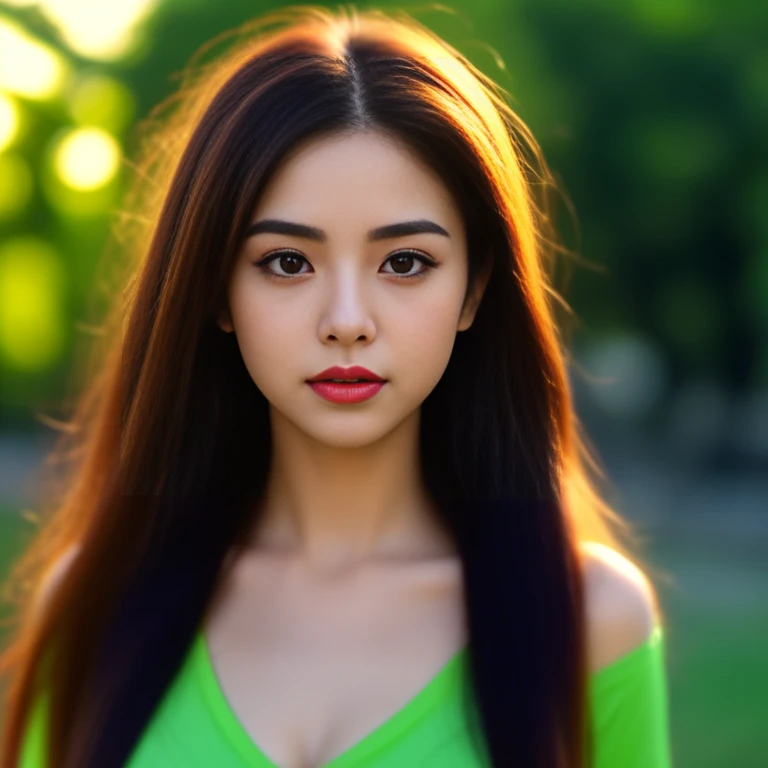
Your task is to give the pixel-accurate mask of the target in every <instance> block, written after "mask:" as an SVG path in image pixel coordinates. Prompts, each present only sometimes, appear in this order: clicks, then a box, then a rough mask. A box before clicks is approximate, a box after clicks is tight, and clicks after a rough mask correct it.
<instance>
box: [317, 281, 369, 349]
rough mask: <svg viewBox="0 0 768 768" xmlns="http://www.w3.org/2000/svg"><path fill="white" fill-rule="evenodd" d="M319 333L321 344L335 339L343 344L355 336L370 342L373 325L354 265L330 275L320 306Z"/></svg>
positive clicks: (362, 282) (354, 340) (352, 342)
mask: <svg viewBox="0 0 768 768" xmlns="http://www.w3.org/2000/svg"><path fill="white" fill-rule="evenodd" d="M319 332H320V338H321V340H322V341H323V343H326V342H328V341H339V342H341V344H343V345H345V346H346V345H350V344H354V343H355V342H356V341H357V340H359V339H362V340H363V341H367V342H369V343H370V342H371V341H373V339H374V338H375V335H376V327H375V323H374V321H373V316H372V315H371V311H370V301H369V300H368V297H367V290H366V286H365V284H364V281H363V280H362V278H360V277H359V276H358V275H357V274H356V273H355V270H354V267H352V266H349V267H347V268H345V269H339V270H338V272H337V274H336V275H335V276H334V277H333V278H332V284H331V285H330V287H329V288H328V292H327V296H326V300H325V302H324V305H323V309H322V316H321V321H320V328H319Z"/></svg>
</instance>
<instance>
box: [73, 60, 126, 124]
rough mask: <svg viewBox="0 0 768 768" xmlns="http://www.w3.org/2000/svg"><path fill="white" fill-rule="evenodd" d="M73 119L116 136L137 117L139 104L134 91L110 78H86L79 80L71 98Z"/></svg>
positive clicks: (99, 76)
mask: <svg viewBox="0 0 768 768" xmlns="http://www.w3.org/2000/svg"><path fill="white" fill-rule="evenodd" d="M68 103H69V111H70V114H71V115H72V119H73V120H74V121H75V122H77V123H79V124H80V125H94V126H97V127H99V128H103V129H104V130H105V131H109V132H110V133H112V134H117V133H121V132H122V131H124V130H125V129H126V128H127V127H128V125H129V124H130V122H131V120H132V119H133V117H134V111H135V101H134V98H133V94H132V93H131V92H130V90H129V89H128V88H127V86H125V85H124V84H123V83H121V82H120V81H119V80H116V79H115V78H114V77H110V76H108V75H94V74H91V75H86V76H83V77H81V78H79V79H78V81H77V83H76V84H75V85H74V86H73V88H72V90H71V92H70V94H69V96H68Z"/></svg>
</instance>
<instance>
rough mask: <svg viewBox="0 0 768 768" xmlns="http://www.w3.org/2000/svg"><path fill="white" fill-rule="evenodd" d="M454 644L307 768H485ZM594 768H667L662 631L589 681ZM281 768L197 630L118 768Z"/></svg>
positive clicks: (28, 755) (37, 763) (30, 763)
mask: <svg viewBox="0 0 768 768" xmlns="http://www.w3.org/2000/svg"><path fill="white" fill-rule="evenodd" d="M466 656H467V648H466V647H464V648H463V649H462V650H460V651H459V652H458V653H457V654H455V655H454V656H453V657H452V658H451V659H450V661H448V662H447V663H446V664H445V665H444V666H443V667H442V668H441V669H440V670H439V671H438V672H437V674H436V675H435V676H434V677H433V678H432V679H431V680H430V681H429V682H428V683H427V684H426V685H425V686H424V687H423V688H421V689H420V690H419V691H418V692H417V693H416V694H415V695H414V696H413V697H412V698H411V699H409V700H408V702H407V703H406V704H404V705H403V706H402V707H401V708H400V709H399V710H397V712H395V713H394V714H393V715H391V716H390V717H389V718H387V719H386V720H385V721H384V722H383V723H381V725H379V726H378V727H377V728H375V729H374V730H373V731H371V732H370V733H368V734H367V735H366V736H364V737H363V738H361V739H360V740H359V741H357V742H356V743H355V744H353V745H352V746H351V747H349V748H348V749H346V750H344V752H342V753H341V754H340V755H338V756H337V757H335V758H333V759H332V760H330V761H329V762H327V763H325V764H324V765H322V766H318V767H317V768H402V766H419V767H420V768H488V767H489V763H488V762H487V759H485V758H484V756H481V755H479V754H478V753H477V752H476V751H475V748H474V747H473V742H472V741H471V740H470V738H469V730H468V728H467V726H466V721H465V720H464V719H463V710H462V694H463V692H464V691H465V687H466V679H465V677H464V674H463V673H464V672H465V665H466V662H467V659H466ZM589 698H590V707H591V718H592V725H593V728H594V731H593V732H594V740H595V763H594V768H617V767H618V766H621V768H670V766H671V756H670V748H669V733H668V718H667V688H666V675H665V662H664V634H663V630H662V627H661V625H660V624H657V625H656V626H655V627H654V629H653V632H652V633H651V635H650V636H649V637H648V638H647V639H646V641H645V642H644V643H643V644H642V645H640V646H638V647H637V648H635V649H633V650H632V651H630V652H629V653H627V654H625V655H624V656H622V657H621V658H619V659H617V660H616V661H614V662H613V663H612V664H609V665H608V666H606V667H603V668H602V669H600V670H599V671H598V672H596V673H593V674H592V676H591V677H590V686H589ZM42 704H43V700H41V701H40V702H38V704H37V706H36V707H35V709H34V710H33V715H32V721H31V724H30V729H29V732H28V734H27V738H26V739H25V742H24V745H23V753H22V762H21V768H43V758H42V754H43V753H42V746H43V730H42V727H43V721H42V717H43V711H42ZM210 766H216V768H281V767H280V766H277V765H276V764H275V763H273V762H272V761H271V760H270V759H269V758H268V757H267V756H266V755H265V754H264V753H263V752H262V751H261V750H260V749H259V747H258V746H257V745H256V744H255V743H254V741H253V739H252V738H251V737H250V735H249V734H248V732H247V731H246V730H245V728H244V727H243V726H242V725H241V723H240V721H239V720H238V719H237V716H236V715H235V713H234V712H233V710H232V709H231V707H230V706H229V704H228V702H227V699H226V697H225V696H224V693H223V691H222V689H221V687H220V686H219V683H218V680H217V678H216V674H215V671H214V668H213V665H212V663H211V657H210V654H209V652H208V647H207V644H206V641H205V636H204V634H203V632H202V631H200V632H198V634H197V635H196V637H195V640H194V642H193V643H192V645H191V647H190V650H189V652H188V654H187V657H186V658H185V660H184V663H183V666H182V667H181V669H180V670H179V674H178V675H176V677H175V678H174V680H173V682H172V684H171V685H170V687H169V688H168V690H167V691H166V694H165V696H164V697H163V699H162V700H161V702H160V704H159V706H158V708H157V709H156V710H155V713H154V715H153V717H152V719H151V720H150V722H149V724H148V726H147V728H146V729H145V731H144V733H143V734H142V737H141V739H140V740H139V742H138V744H137V745H136V748H135V749H134V751H133V753H132V755H131V757H130V759H129V761H128V762H127V763H126V768H210Z"/></svg>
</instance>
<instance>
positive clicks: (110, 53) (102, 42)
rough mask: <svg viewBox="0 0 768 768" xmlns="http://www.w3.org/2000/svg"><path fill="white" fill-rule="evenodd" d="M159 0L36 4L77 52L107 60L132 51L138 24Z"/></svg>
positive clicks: (77, 0) (62, 0)
mask: <svg viewBox="0 0 768 768" xmlns="http://www.w3.org/2000/svg"><path fill="white" fill-rule="evenodd" d="M157 2H158V0H120V2H105V1H104V0H40V2H39V3H38V6H39V8H40V10H41V11H42V12H43V14H44V15H45V16H47V17H48V19H49V20H50V21H51V22H53V23H54V24H55V25H56V27H57V28H58V30H59V34H60V35H61V37H62V39H63V40H64V42H65V43H66V44H67V45H68V46H69V47H70V48H71V49H72V50H73V51H75V52H76V53H78V54H80V55H81V56H86V57H88V58H91V59H98V60H104V61H109V60H113V59H119V58H122V57H124V56H126V55H127V54H129V53H131V51H132V50H133V47H134V45H135V44H136V43H137V42H138V37H137V34H136V33H137V27H138V26H139V24H141V22H142V21H144V20H145V19H146V18H147V17H148V16H149V15H150V13H151V12H152V11H153V10H154V9H155V6H156V5H157Z"/></svg>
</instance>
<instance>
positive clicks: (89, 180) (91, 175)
mask: <svg viewBox="0 0 768 768" xmlns="http://www.w3.org/2000/svg"><path fill="white" fill-rule="evenodd" d="M120 157H121V152H120V145H119V144H118V143H117V141H116V140H115V138H114V137H113V136H112V135H111V134H109V133H107V132H106V131H104V130H102V129H101V128H96V127H88V128H76V129H75V130H73V131H71V132H70V133H69V134H68V135H67V136H65V137H64V139H62V141H61V143H60V144H59V145H58V147H57V148H56V150H55V152H54V167H55V169H56V172H57V174H58V175H59V178H60V179H61V180H62V181H63V182H64V184H66V185H67V186H68V187H71V188H72V189H76V190H79V191H90V190H93V189H98V188H99V187H103V186H104V185H105V184H107V183H109V182H110V181H112V179H113V178H114V177H115V175H116V174H117V171H118V169H119V168H120Z"/></svg>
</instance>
